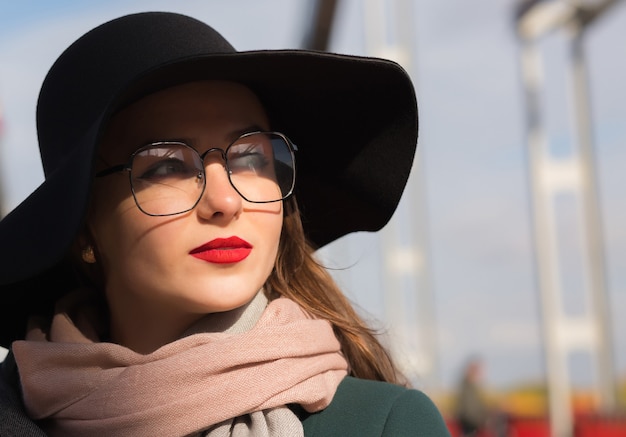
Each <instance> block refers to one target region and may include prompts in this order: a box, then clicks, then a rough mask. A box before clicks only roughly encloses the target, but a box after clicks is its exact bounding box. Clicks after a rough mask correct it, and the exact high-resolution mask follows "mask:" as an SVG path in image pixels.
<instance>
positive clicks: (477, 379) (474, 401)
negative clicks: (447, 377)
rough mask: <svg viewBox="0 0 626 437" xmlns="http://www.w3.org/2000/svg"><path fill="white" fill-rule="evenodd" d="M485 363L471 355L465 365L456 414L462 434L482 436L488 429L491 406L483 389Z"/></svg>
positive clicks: (459, 386) (465, 436) (458, 391)
mask: <svg viewBox="0 0 626 437" xmlns="http://www.w3.org/2000/svg"><path fill="white" fill-rule="evenodd" d="M483 372H484V364H483V361H482V359H481V358H479V357H471V358H470V359H469V360H468V361H467V363H466V364H465V366H464V367H463V370H462V373H461V378H460V381H459V385H458V387H457V392H456V399H455V407H454V416H455V419H456V423H457V425H458V427H459V430H460V432H461V436H463V437H469V436H480V435H481V434H482V433H483V432H485V431H486V429H487V421H488V419H489V406H488V404H487V399H486V396H485V393H484V390H483V386H482V384H483Z"/></svg>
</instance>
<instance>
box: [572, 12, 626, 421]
mask: <svg viewBox="0 0 626 437" xmlns="http://www.w3.org/2000/svg"><path fill="white" fill-rule="evenodd" d="M609 3H614V2H605V4H609ZM603 10H605V9H603ZM596 16H598V15H597V14H594V15H593V17H594V18H595V17H596ZM583 17H584V15H583ZM590 22H591V20H590V19H586V20H584V19H581V20H576V21H573V22H572V23H571V25H570V30H571V36H572V40H571V49H572V52H571V58H570V59H571V74H572V85H573V90H572V91H573V95H574V104H575V105H574V106H575V108H574V109H575V111H576V112H575V116H576V118H575V121H576V126H577V128H578V138H579V148H580V153H581V161H582V169H581V170H582V187H581V189H582V191H583V195H582V200H583V215H584V218H585V224H586V229H585V230H586V235H585V236H586V240H587V248H588V261H587V262H588V263H589V266H590V268H589V276H590V288H591V290H592V293H591V299H592V302H591V305H592V309H591V310H592V312H593V315H594V319H595V321H596V329H597V333H596V336H595V337H596V338H595V343H596V348H597V351H598V353H597V358H596V367H597V369H596V374H597V379H598V384H597V387H598V398H599V400H600V408H601V409H602V410H604V411H612V410H614V409H615V408H616V406H617V398H616V387H615V370H614V364H613V353H612V339H611V317H610V312H609V302H608V296H607V292H606V290H607V286H606V277H605V256H604V236H603V232H602V218H601V214H600V211H601V205H600V201H599V199H598V187H597V176H596V171H595V168H596V165H595V156H594V150H593V149H594V147H593V135H592V127H591V110H590V107H591V105H590V99H589V91H588V90H589V83H588V78H587V66H586V61H585V54H584V41H583V32H584V30H585V27H586V26H587V25H588V24H589V23H590Z"/></svg>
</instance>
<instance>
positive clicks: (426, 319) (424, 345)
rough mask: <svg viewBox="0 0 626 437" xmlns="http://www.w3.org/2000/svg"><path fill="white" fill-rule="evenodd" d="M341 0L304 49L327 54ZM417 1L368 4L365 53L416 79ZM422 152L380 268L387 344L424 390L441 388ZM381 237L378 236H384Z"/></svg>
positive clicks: (323, 11) (321, 13)
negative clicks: (393, 65) (394, 62)
mask: <svg viewBox="0 0 626 437" xmlns="http://www.w3.org/2000/svg"><path fill="white" fill-rule="evenodd" d="M338 3H339V2H338V0H317V1H315V2H311V9H310V11H309V15H310V21H309V23H308V29H307V31H306V33H305V36H304V40H303V47H305V48H307V49H314V50H328V45H329V41H330V34H331V32H332V24H333V19H334V16H335V14H336V10H337V6H338ZM413 5H414V2H413V1H412V0H366V1H364V2H363V3H361V7H362V10H363V12H364V29H365V35H364V36H365V49H366V52H367V54H368V55H371V56H378V57H383V58H387V59H392V60H394V61H396V62H398V63H399V64H400V65H402V66H403V67H404V68H405V69H406V70H407V72H408V73H409V74H411V75H412V76H413V77H414V74H413V71H412V70H413V63H414V53H415V51H416V50H415V46H414V43H415V36H414V27H415V26H414V22H413V17H414V11H413ZM421 155H422V154H421V149H420V148H419V147H418V151H417V155H416V158H415V162H414V164H413V169H412V170H411V177H410V178H409V182H408V184H407V187H406V189H405V192H404V195H403V198H402V202H401V203H400V205H399V207H398V210H397V211H396V213H395V215H394V218H393V219H392V220H391V221H390V222H389V224H388V225H387V226H386V227H385V228H384V229H383V230H382V231H381V233H380V234H382V237H380V241H381V245H382V255H381V259H382V262H383V265H382V266H381V271H382V276H383V283H384V295H383V298H384V302H385V312H386V319H387V321H388V322H389V324H390V325H391V326H390V330H389V331H390V335H391V341H390V342H389V343H390V344H389V345H388V346H389V348H390V349H391V353H392V354H393V356H394V358H395V359H396V361H397V362H398V364H399V366H400V367H401V370H402V371H403V372H404V373H405V374H406V376H407V377H408V378H410V379H411V381H412V382H413V383H414V384H416V385H417V386H420V387H421V388H422V389H426V388H431V389H432V388H434V389H438V388H439V384H440V381H439V374H438V371H437V369H438V367H439V366H438V353H437V332H436V323H435V308H434V306H435V305H434V298H433V295H432V287H431V284H430V266H429V264H428V256H427V253H428V251H429V240H428V233H427V232H428V231H427V229H428V220H427V215H428V210H427V207H426V194H425V193H426V188H425V175H424V172H423V168H422V167H423V159H422V157H421ZM380 234H379V235H380Z"/></svg>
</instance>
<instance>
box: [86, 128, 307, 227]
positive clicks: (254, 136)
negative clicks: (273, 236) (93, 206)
mask: <svg viewBox="0 0 626 437" xmlns="http://www.w3.org/2000/svg"><path fill="white" fill-rule="evenodd" d="M296 150H297V147H296V146H295V145H294V144H293V143H292V142H291V141H290V140H289V139H288V138H287V137H286V136H285V135H283V134H281V133H279V132H260V131H259V132H249V133H245V134H243V135H241V136H240V137H239V138H237V139H236V140H235V141H233V142H232V143H231V144H230V145H229V146H228V147H226V149H220V148H216V147H214V148H211V149H208V150H207V151H205V152H203V153H202V154H200V153H198V151H196V150H195V149H194V148H192V147H191V146H189V145H187V144H185V143H183V142H180V141H160V142H155V143H150V144H148V145H146V146H143V147H141V148H139V149H138V150H136V151H135V152H134V153H133V154H132V155H131V157H130V160H129V161H128V163H127V164H119V165H115V166H113V167H110V168H107V169H105V170H102V171H100V172H98V173H96V177H98V178H100V177H104V176H108V175H110V174H113V173H118V172H121V171H128V175H129V179H130V187H131V191H132V193H133V197H134V198H135V203H136V204H137V207H138V208H139V209H140V210H141V211H142V212H143V213H144V214H147V215H150V216H168V215H176V214H182V213H185V212H187V211H191V210H192V209H194V208H195V207H196V205H197V204H198V202H199V201H200V199H201V197H202V194H203V193H204V190H205V188H206V177H205V164H204V160H205V158H206V157H207V156H208V155H209V154H210V153H214V152H215V153H218V154H220V155H221V157H222V159H223V160H224V164H225V167H226V174H227V175H228V180H229V181H230V184H231V185H232V187H233V188H234V189H235V191H237V193H239V195H240V196H241V197H242V198H243V199H245V200H247V201H248V202H252V203H270V202H278V201H281V200H284V199H286V198H288V197H289V196H290V195H291V194H292V193H293V189H294V185H295V176H296V169H295V157H294V151H296Z"/></svg>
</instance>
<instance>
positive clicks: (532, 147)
mask: <svg viewBox="0 0 626 437" xmlns="http://www.w3.org/2000/svg"><path fill="white" fill-rule="evenodd" d="M521 68H522V78H523V81H524V87H525V96H526V106H527V117H526V118H527V123H528V124H527V136H528V139H527V141H528V144H527V148H526V152H527V159H528V169H529V183H530V188H531V201H532V207H531V210H532V218H533V230H534V236H535V239H534V242H535V256H536V265H537V279H538V286H539V290H540V301H541V319H542V327H543V335H544V355H545V362H546V373H547V385H548V408H549V411H550V428H551V435H552V436H554V437H568V436H570V435H571V433H572V429H573V423H572V417H571V413H570V398H571V390H570V386H569V378H568V372H567V362H566V359H565V357H564V355H563V354H562V353H561V351H560V347H559V346H560V345H559V336H558V328H557V320H559V309H560V301H559V290H560V285H561V284H560V281H559V278H558V275H557V270H558V269H557V268H555V265H556V264H557V262H558V261H557V257H558V254H557V247H556V246H557V242H556V239H555V235H556V232H555V229H554V228H555V223H554V220H553V214H552V212H553V211H552V209H551V205H550V202H549V201H550V196H547V195H546V194H547V193H546V182H545V180H544V179H545V176H546V172H545V170H544V168H545V165H544V162H545V160H546V154H545V149H546V143H547V140H546V135H545V132H544V130H543V127H542V123H541V104H540V94H541V92H540V91H541V85H542V84H541V82H542V65H541V58H540V55H539V53H538V50H537V47H536V45H535V44H534V42H532V41H523V42H522V56H521Z"/></svg>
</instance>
